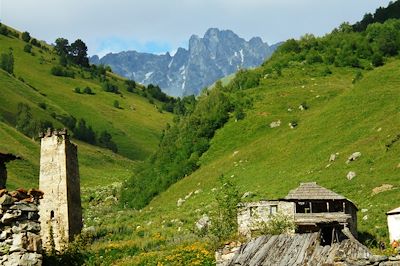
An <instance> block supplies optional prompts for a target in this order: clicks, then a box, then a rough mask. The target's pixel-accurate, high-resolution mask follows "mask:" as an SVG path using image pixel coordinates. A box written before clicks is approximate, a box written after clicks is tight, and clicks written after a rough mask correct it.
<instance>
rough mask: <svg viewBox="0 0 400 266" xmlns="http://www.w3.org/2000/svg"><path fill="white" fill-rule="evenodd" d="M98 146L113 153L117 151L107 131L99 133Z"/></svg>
mask: <svg viewBox="0 0 400 266" xmlns="http://www.w3.org/2000/svg"><path fill="white" fill-rule="evenodd" d="M98 145H99V146H100V147H103V148H106V149H109V150H112V151H113V152H117V151H118V148H117V144H115V142H114V141H113V140H112V136H111V134H110V133H108V132H107V130H104V131H102V132H101V133H100V136H99V139H98Z"/></svg>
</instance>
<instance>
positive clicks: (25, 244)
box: [0, 189, 42, 266]
mask: <svg viewBox="0 0 400 266" xmlns="http://www.w3.org/2000/svg"><path fill="white" fill-rule="evenodd" d="M41 196H42V194H41V193H40V192H38V191H34V190H30V191H28V192H27V191H24V190H18V191H13V192H10V193H8V192H7V191H6V190H4V189H3V190H0V265H5V266H15V265H20V266H28V265H30V266H40V265H42V255H41V252H42V241H41V237H40V223H39V215H38V200H39V198H40V197H41Z"/></svg>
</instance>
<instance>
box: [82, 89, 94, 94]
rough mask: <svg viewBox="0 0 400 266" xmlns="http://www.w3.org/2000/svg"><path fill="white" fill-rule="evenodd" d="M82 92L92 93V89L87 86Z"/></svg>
mask: <svg viewBox="0 0 400 266" xmlns="http://www.w3.org/2000/svg"><path fill="white" fill-rule="evenodd" d="M83 93H85V94H89V95H92V94H94V93H93V91H92V89H91V88H89V87H86V88H84V89H83Z"/></svg>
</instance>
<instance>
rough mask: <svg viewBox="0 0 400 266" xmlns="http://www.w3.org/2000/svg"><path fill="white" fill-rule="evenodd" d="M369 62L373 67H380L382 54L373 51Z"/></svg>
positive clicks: (382, 63) (382, 62)
mask: <svg viewBox="0 0 400 266" xmlns="http://www.w3.org/2000/svg"><path fill="white" fill-rule="evenodd" d="M371 63H372V65H373V66H374V67H380V66H383V65H384V61H383V56H382V54H381V53H374V55H373V56H372V58H371Z"/></svg>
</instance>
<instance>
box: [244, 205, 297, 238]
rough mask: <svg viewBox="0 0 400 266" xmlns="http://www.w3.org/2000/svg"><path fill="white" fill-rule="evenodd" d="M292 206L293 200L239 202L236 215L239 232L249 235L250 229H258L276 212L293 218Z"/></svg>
mask: <svg viewBox="0 0 400 266" xmlns="http://www.w3.org/2000/svg"><path fill="white" fill-rule="evenodd" d="M294 208H295V205H294V203H293V202H287V201H277V200H270V201H258V202H246V203H241V204H240V205H239V206H238V217H237V221H238V231H239V234H240V235H242V236H246V237H251V232H252V231H254V230H257V229H260V226H261V225H262V224H263V223H266V222H268V220H269V219H270V217H271V215H274V214H275V213H277V212H279V213H282V214H285V215H287V216H288V217H290V218H292V219H294V213H295V211H294Z"/></svg>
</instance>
